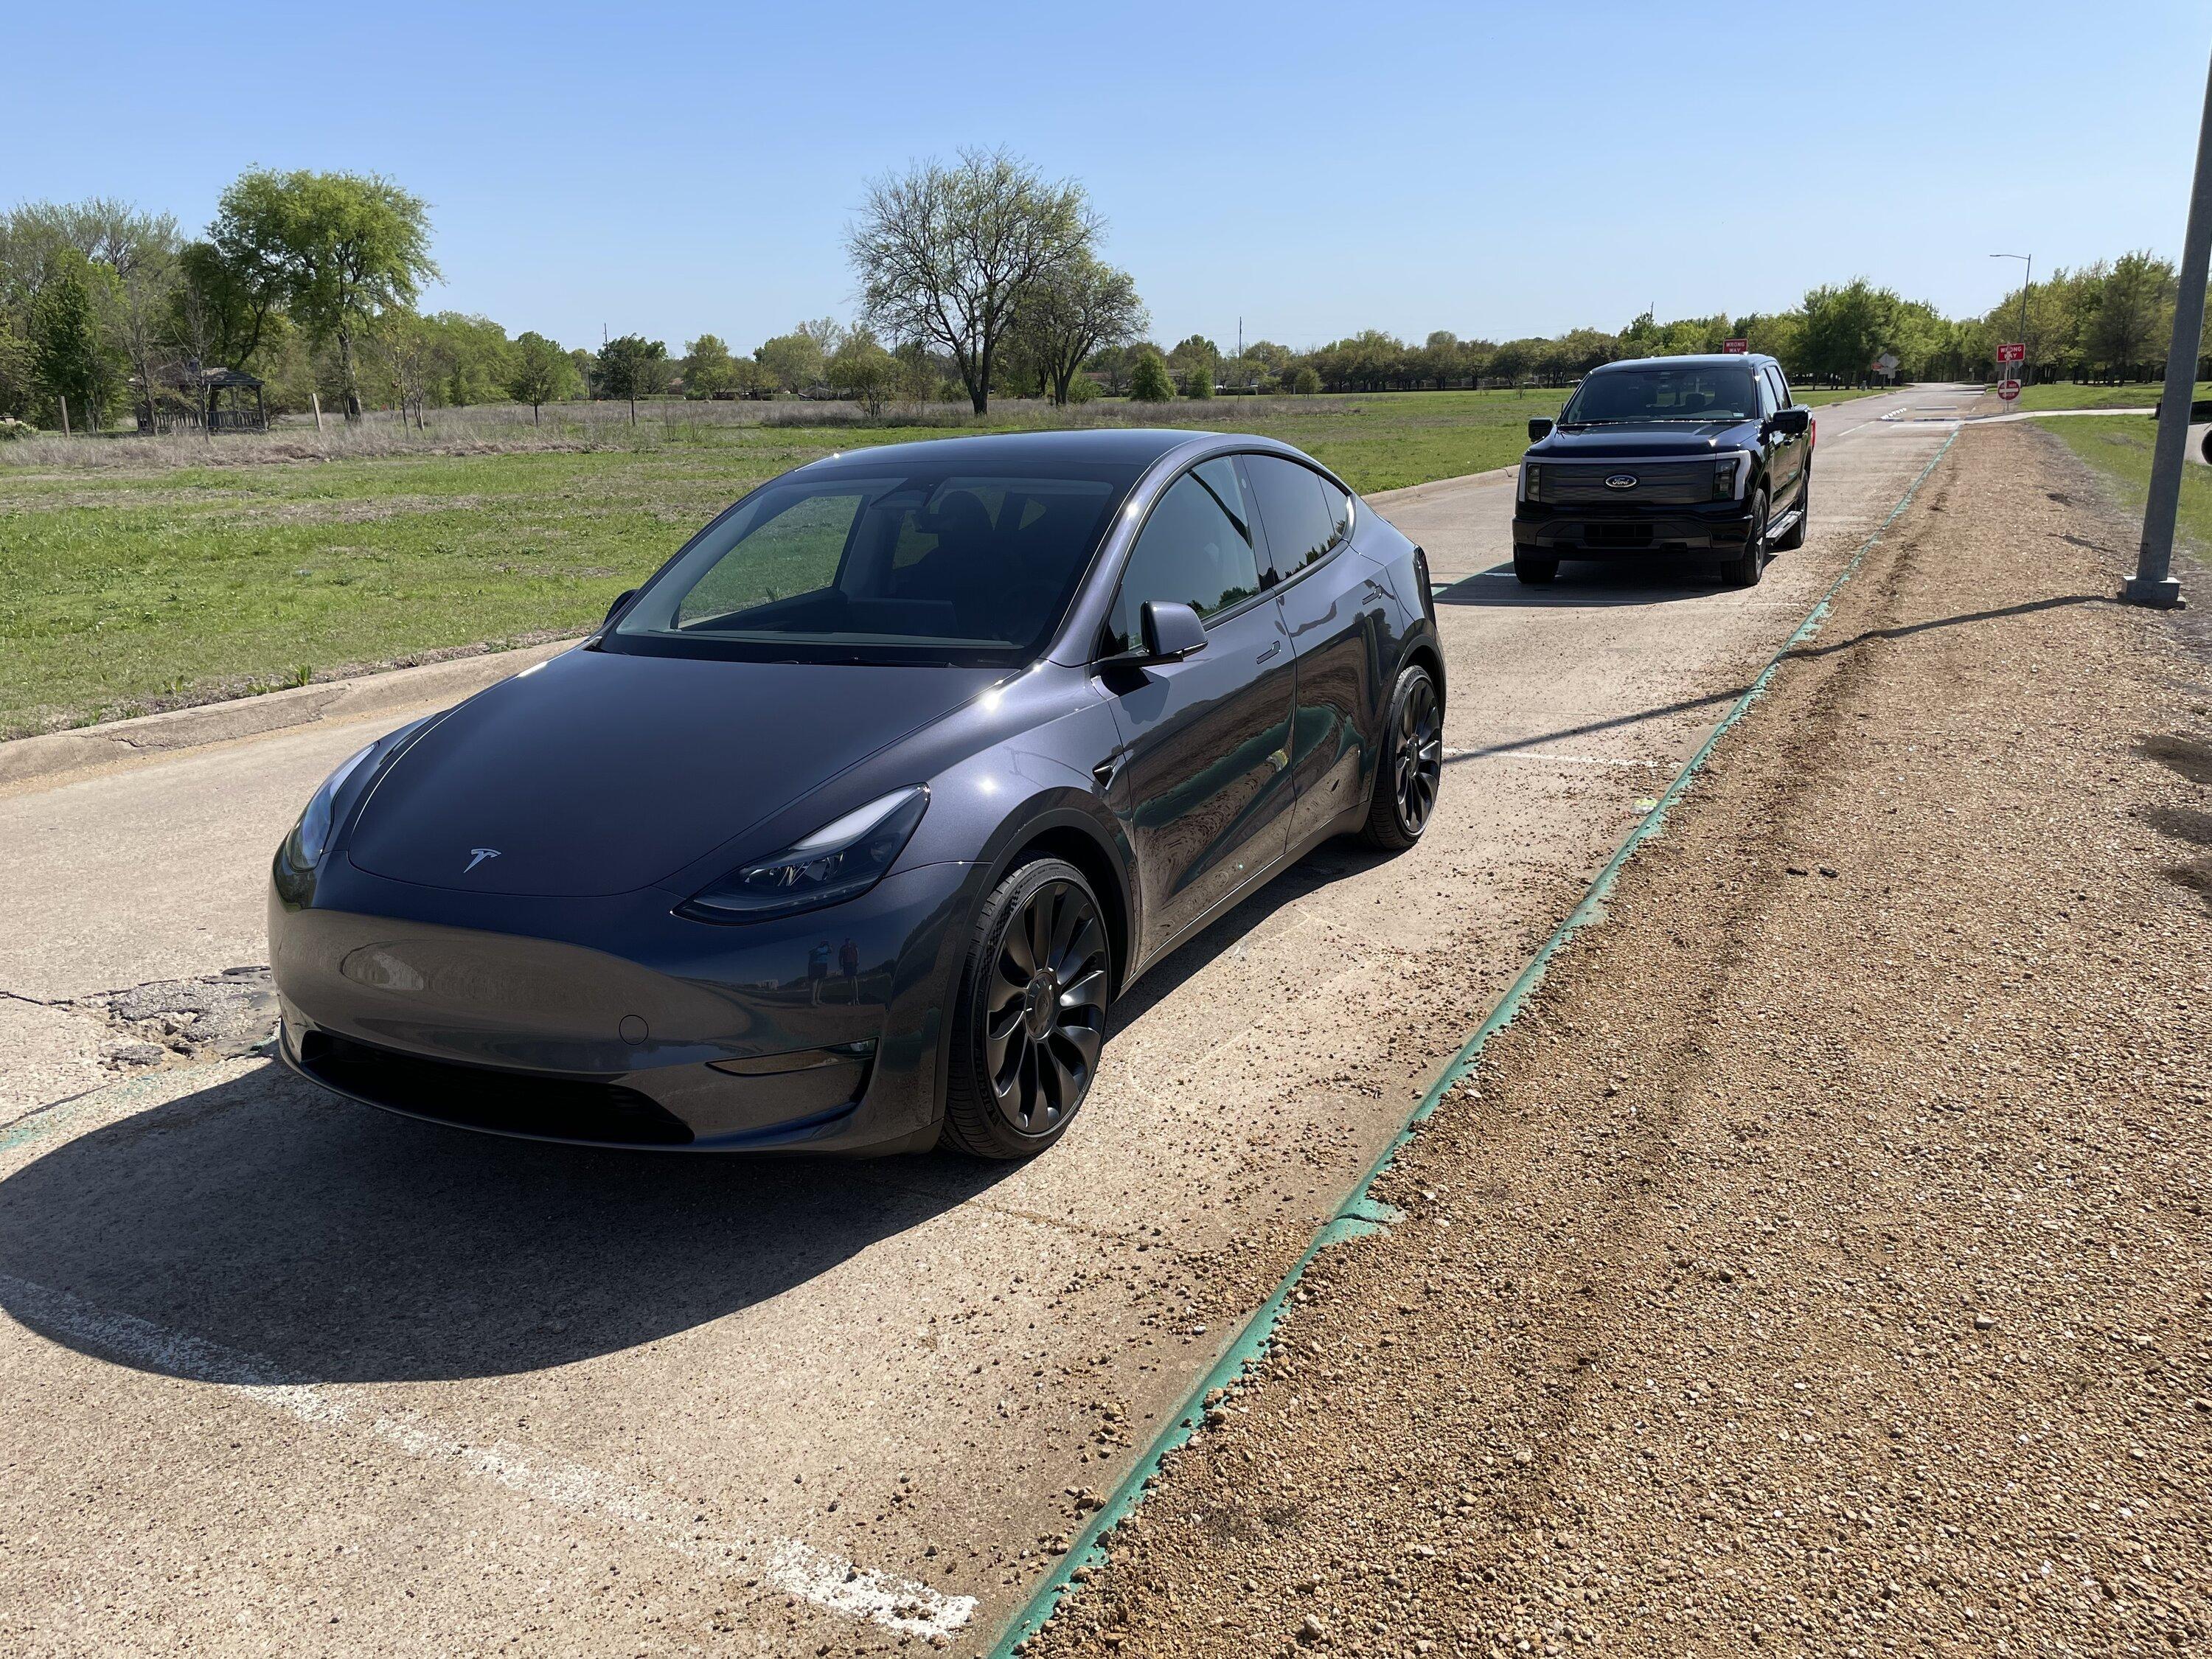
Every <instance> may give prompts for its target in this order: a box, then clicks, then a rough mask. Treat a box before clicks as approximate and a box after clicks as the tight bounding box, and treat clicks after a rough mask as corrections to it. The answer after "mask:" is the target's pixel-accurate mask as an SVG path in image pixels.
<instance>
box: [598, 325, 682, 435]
mask: <svg viewBox="0 0 2212 1659" xmlns="http://www.w3.org/2000/svg"><path fill="white" fill-rule="evenodd" d="M669 374H670V368H669V362H668V343H667V342H666V341H665V340H648V339H647V338H645V337H644V336H642V335H639V334H625V335H623V336H622V337H619V338H617V339H612V340H610V341H608V342H607V343H605V345H603V346H601V347H600V348H599V377H598V378H599V395H600V396H601V397H605V398H628V399H629V420H630V424H631V425H632V426H635V425H636V424H637V400H638V399H639V398H653V397H658V396H659V394H660V393H662V392H665V391H667V390H668V377H669Z"/></svg>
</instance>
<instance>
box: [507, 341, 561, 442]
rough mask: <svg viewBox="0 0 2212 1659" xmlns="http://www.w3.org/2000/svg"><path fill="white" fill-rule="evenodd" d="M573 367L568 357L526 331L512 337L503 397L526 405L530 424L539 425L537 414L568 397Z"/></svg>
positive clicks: (552, 345)
mask: <svg viewBox="0 0 2212 1659" xmlns="http://www.w3.org/2000/svg"><path fill="white" fill-rule="evenodd" d="M576 380H577V377H576V366H575V364H574V362H572V361H571V360H570V358H569V356H568V353H567V352H565V351H563V350H562V349H561V348H560V347H559V346H558V345H556V344H555V343H553V342H552V341H550V340H549V339H547V338H546V337H544V335H543V334H539V333H537V332H535V331H532V330H528V329H526V330H524V331H523V332H521V333H520V334H518V335H516V336H515V337H514V351H513V356H511V357H510V358H509V359H508V361H507V396H508V397H510V398H513V399H514V401H515V402H517V403H519V404H529V405H530V423H531V425H532V426H536V425H538V423H539V421H540V418H541V417H540V416H539V413H538V411H539V410H542V409H544V406H545V405H546V404H550V403H552V402H555V401H556V399H559V398H566V397H568V396H569V395H570V394H571V393H572V392H574V389H575V386H576Z"/></svg>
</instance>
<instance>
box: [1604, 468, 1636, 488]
mask: <svg viewBox="0 0 2212 1659" xmlns="http://www.w3.org/2000/svg"><path fill="white" fill-rule="evenodd" d="M1605 487H1606V488H1607V489H1635V488H1636V475H1635V474H1634V473H1633V472H1616V473H1614V474H1613V476H1612V477H1610V478H1607V480H1606V481H1605Z"/></svg>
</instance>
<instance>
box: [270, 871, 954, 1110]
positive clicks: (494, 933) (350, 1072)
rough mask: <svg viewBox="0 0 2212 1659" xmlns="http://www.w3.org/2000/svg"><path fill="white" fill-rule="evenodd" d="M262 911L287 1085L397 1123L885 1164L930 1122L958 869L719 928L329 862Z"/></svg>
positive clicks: (277, 892) (282, 887)
mask: <svg viewBox="0 0 2212 1659" xmlns="http://www.w3.org/2000/svg"><path fill="white" fill-rule="evenodd" d="M332 864H333V866H335V867H334V868H332V869H330V870H326V871H325V872H320V873H319V874H318V875H317V877H316V878H315V880H314V885H313V892H312V894H302V893H300V892H298V891H296V890H295V891H293V892H290V893H289V894H288V893H287V891H286V884H285V880H284V875H283V872H282V871H281V870H280V872H279V876H278V880H277V882H276V884H275V885H274V886H272V889H271V891H270V902H269V944H270V963H271V966H272V969H273V972H274V975H275V978H276V990H277V997H278V1002H279V1006H280V1009H281V1012H282V1017H283V1025H282V1031H281V1051H282V1054H283V1059H284V1061H285V1063H286V1064H287V1065H289V1066H291V1067H292V1068H293V1069H294V1070H295V1071H297V1072H299V1073H301V1075H303V1076H305V1077H307V1078H309V1079H313V1081H315V1082H317V1083H319V1084H321V1085H324V1086H325V1087H326V1088H330V1089H332V1090H335V1091H337V1092H338V1093H340V1094H343V1095H348V1096H350V1097H353V1098H354V1099H356V1100H360V1101H364V1102H366V1103H368V1104H370V1105H373V1106H380V1107H383V1108H385V1109H387V1110H390V1111H395V1112H400V1113H404V1114H405V1115H409V1116H412V1117H420V1118H427V1119H430V1120H432V1121H437V1122H441V1123H449V1124H454V1125H457V1126H459V1127H466V1128H472V1129H483V1130H489V1131H491V1132H493V1133H501V1134H510V1135H522V1136H526V1137H529V1138H532V1139H543V1140H562V1141H574V1142H580V1143H585V1144H588V1145H594V1146H634V1147H651V1148H659V1149H666V1150H699V1151H736V1150H757V1151H769V1150H776V1149H784V1150H793V1151H806V1152H899V1151H905V1150H908V1149H911V1148H918V1147H921V1146H927V1145H928V1144H930V1143H931V1142H932V1141H933V1139H935V1136H936V1133H937V1122H938V1117H939V1100H938V1083H939V1038H940V1036H941V1027H942V1025H943V1024H944V1021H945V1011H944V1009H943V1006H942V1005H943V1002H944V993H945V987H948V986H949V985H950V984H951V975H952V971H953V968H954V965H955V962H954V956H955V953H956V952H957V948H958V941H959V940H960V939H961V938H962V936H963V930H962V928H961V927H959V926H957V925H956V921H957V919H964V918H965V917H966V915H968V913H969V905H970V902H971V901H970V899H969V896H968V894H967V891H966V888H967V883H968V881H969V878H970V876H971V874H972V873H973V871H974V866H969V865H960V864H937V865H925V866H920V867H918V868H915V869H912V870H908V871H903V872H898V873H896V874H893V875H891V876H888V877H886V878H884V880H883V881H881V882H879V883H878V884H877V885H876V886H875V887H873V888H872V889H871V890H869V891H868V892H866V893H864V894H862V895H861V896H860V897H859V898H856V899H854V900H851V901H849V902H847V903H844V904H839V905H833V906H830V907H829V908H824V909H822V910H817V911H812V912H809V913H806V914H804V915H796V916H791V917H787V918H785V919H783V920H781V921H773V922H757V923H749V924H743V925H736V926H719V925H715V924H712V923H707V922H698V921H689V920H687V919H685V918H683V917H680V916H678V915H673V914H672V913H671V909H670V906H671V903H672V902H673V901H672V900H671V898H670V897H669V896H668V895H666V894H664V893H659V892H658V891H657V890H651V889H648V890H646V891H645V892H644V893H642V894H627V895H622V896H617V897H612V898H604V899H601V898H591V899H544V898H531V899H525V898H516V897H509V896H498V895H478V894H468V893H459V892H455V891H452V890H445V889H435V888H427V887H422V886H417V885H415V884H410V883H405V882H398V881H391V880H386V879H385V878H380V877H375V876H370V875H368V874H365V873H364V872H361V871H359V870H357V869H356V868H354V867H353V866H351V865H350V864H349V863H347V862H346V861H345V860H344V857H343V854H337V855H336V856H335V857H334V859H333V860H332Z"/></svg>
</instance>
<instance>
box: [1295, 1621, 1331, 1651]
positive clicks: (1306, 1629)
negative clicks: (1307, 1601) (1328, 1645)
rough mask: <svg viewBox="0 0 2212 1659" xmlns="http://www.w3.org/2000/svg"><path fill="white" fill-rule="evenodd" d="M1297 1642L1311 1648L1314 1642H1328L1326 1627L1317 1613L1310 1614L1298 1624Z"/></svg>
mask: <svg viewBox="0 0 2212 1659" xmlns="http://www.w3.org/2000/svg"><path fill="white" fill-rule="evenodd" d="M1298 1640H1299V1641H1301V1642H1304V1644H1306V1645H1307V1646H1309V1647H1311V1646H1312V1645H1313V1644H1315V1643H1316V1642H1326V1641H1327V1640H1328V1625H1327V1624H1325V1623H1324V1622H1323V1621H1322V1616H1321V1615H1320V1614H1319V1613H1308V1614H1307V1615H1306V1616H1305V1617H1304V1619H1303V1620H1299V1622H1298Z"/></svg>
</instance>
